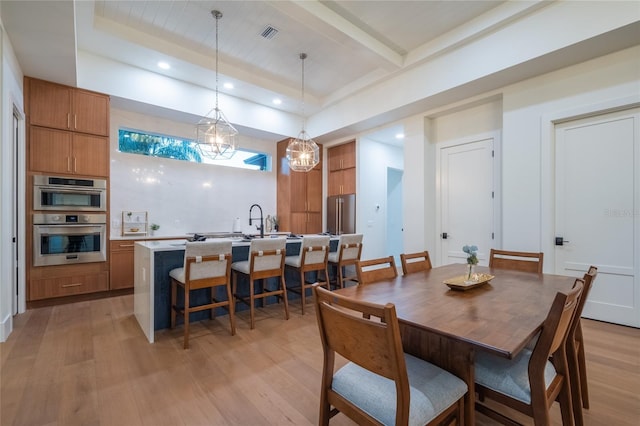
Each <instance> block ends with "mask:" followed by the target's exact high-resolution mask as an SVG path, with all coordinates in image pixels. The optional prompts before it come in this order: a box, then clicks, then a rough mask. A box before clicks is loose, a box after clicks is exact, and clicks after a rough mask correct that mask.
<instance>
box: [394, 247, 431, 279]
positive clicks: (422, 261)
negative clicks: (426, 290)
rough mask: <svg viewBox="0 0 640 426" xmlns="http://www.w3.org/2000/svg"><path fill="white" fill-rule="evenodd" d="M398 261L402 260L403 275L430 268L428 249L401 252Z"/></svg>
mask: <svg viewBox="0 0 640 426" xmlns="http://www.w3.org/2000/svg"><path fill="white" fill-rule="evenodd" d="M400 261H401V262H402V273H403V274H404V275H407V274H412V273H414V272H420V271H427V270H429V269H431V268H432V266H431V258H429V252H428V251H421V252H418V253H402V254H401V255H400Z"/></svg>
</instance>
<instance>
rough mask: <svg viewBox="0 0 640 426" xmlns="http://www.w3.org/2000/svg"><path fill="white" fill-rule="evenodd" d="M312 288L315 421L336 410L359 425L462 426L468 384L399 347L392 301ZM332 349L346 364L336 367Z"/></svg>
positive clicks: (323, 421) (324, 420) (324, 421)
mask: <svg viewBox="0 0 640 426" xmlns="http://www.w3.org/2000/svg"><path fill="white" fill-rule="evenodd" d="M313 290H314V294H315V297H314V299H315V305H316V315H317V318H318V327H319V330H320V338H321V340H322V349H323V355H324V361H323V369H322V387H321V394H320V418H319V422H318V423H319V424H321V425H328V424H329V419H330V418H332V417H333V416H335V415H336V414H338V413H340V412H342V413H343V414H344V415H346V416H347V417H349V418H350V419H351V420H353V421H355V422H356V423H357V424H359V425H364V424H369V425H380V424H385V425H392V424H395V425H407V424H411V425H417V424H420V425H425V424H428V425H432V424H441V423H444V422H445V421H446V422H448V423H446V424H449V423H450V422H451V420H453V419H454V418H455V419H456V420H457V423H458V424H460V421H461V417H462V415H463V411H464V410H463V408H464V399H463V396H464V395H465V394H466V393H467V385H466V383H465V382H464V381H462V380H460V379H459V378H458V377H456V376H454V375H453V374H451V373H449V372H447V371H444V370H442V369H440V368H439V367H436V366H435V365H433V364H430V363H428V362H427V361H424V360H421V359H419V358H416V357H413V356H411V355H409V354H406V353H404V352H403V351H402V341H401V339H400V326H399V323H398V318H397V316H396V309H395V306H394V305H393V304H391V303H387V304H386V305H378V304H373V303H367V302H359V301H356V300H353V299H351V298H348V297H345V296H341V295H338V294H336V293H334V292H330V291H328V290H326V289H324V288H322V287H320V286H319V285H315V286H314V287H313ZM369 317H371V319H369ZM373 318H375V319H373ZM336 353H337V354H338V355H340V356H342V357H344V358H346V359H347V360H348V361H349V362H347V363H346V365H344V366H343V367H341V368H340V369H338V370H337V371H334V368H335V358H336ZM332 407H333V408H332Z"/></svg>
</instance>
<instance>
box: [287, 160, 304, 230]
mask: <svg viewBox="0 0 640 426" xmlns="http://www.w3.org/2000/svg"><path fill="white" fill-rule="evenodd" d="M291 211H292V212H306V211H307V174H306V173H303V172H291ZM292 232H293V231H292Z"/></svg>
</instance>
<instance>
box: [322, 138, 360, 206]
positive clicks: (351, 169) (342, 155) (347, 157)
mask: <svg viewBox="0 0 640 426" xmlns="http://www.w3.org/2000/svg"><path fill="white" fill-rule="evenodd" d="M327 154H328V155H327V156H328V161H329V174H328V177H327V195H329V196H331V195H343V194H355V193H356V143H355V141H353V142H349V143H346V144H343V145H338V146H335V147H332V148H329V149H328V150H327Z"/></svg>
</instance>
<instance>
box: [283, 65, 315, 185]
mask: <svg viewBox="0 0 640 426" xmlns="http://www.w3.org/2000/svg"><path fill="white" fill-rule="evenodd" d="M300 59H301V61H302V131H301V132H300V133H299V134H298V137H297V138H295V139H293V140H290V141H289V144H288V145H287V160H288V161H289V168H290V169H291V170H293V171H295V172H308V171H309V170H311V169H313V168H314V167H315V166H316V165H317V164H318V163H319V162H320V149H319V148H318V144H316V143H315V142H314V141H313V139H311V138H310V137H309V135H308V134H307V132H306V131H305V130H304V125H305V121H306V120H305V117H304V60H305V59H307V54H306V53H301V54H300Z"/></svg>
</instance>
